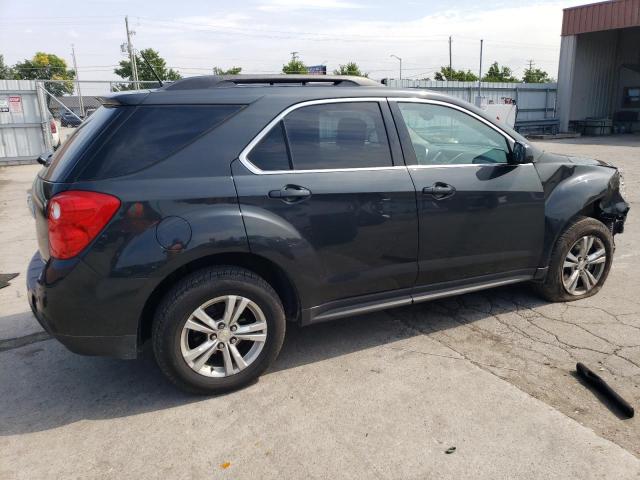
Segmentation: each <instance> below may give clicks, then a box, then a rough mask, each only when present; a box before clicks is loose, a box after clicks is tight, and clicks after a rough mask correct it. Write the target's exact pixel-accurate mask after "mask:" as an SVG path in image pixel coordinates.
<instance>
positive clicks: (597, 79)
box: [570, 30, 618, 120]
mask: <svg viewBox="0 0 640 480" xmlns="http://www.w3.org/2000/svg"><path fill="white" fill-rule="evenodd" d="M617 37H618V33H617V32H616V31H614V30H610V31H607V32H596V33H585V34H583V35H579V36H578V37H577V44H576V53H575V63H574V70H573V93H572V95H571V114H570V120H582V119H584V118H587V117H609V116H610V115H611V113H612V101H613V92H614V90H615V84H616V75H617V68H616V45H617Z"/></svg>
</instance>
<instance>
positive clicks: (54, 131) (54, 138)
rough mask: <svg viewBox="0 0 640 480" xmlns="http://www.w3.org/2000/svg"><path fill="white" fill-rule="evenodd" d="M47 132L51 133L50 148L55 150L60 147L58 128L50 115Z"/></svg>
mask: <svg viewBox="0 0 640 480" xmlns="http://www.w3.org/2000/svg"><path fill="white" fill-rule="evenodd" d="M49 131H50V132H51V146H52V147H53V149H54V150H56V149H57V148H58V147H59V146H60V127H59V126H58V124H57V123H56V121H55V119H54V118H53V116H52V115H49Z"/></svg>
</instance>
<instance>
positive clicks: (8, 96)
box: [0, 80, 47, 165]
mask: <svg viewBox="0 0 640 480" xmlns="http://www.w3.org/2000/svg"><path fill="white" fill-rule="evenodd" d="M40 102H41V98H40V97H39V96H38V91H37V86H36V82H35V81H33V80H0V165H2V164H9V165H13V164H18V163H25V162H31V161H33V160H34V159H35V158H37V157H38V155H40V154H41V153H42V152H43V151H44V150H46V148H47V145H46V143H45V122H46V117H43V112H42V105H41V103H40Z"/></svg>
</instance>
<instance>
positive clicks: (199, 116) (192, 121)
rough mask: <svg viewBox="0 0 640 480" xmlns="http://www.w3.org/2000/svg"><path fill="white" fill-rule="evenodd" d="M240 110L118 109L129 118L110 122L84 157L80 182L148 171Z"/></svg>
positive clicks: (201, 107)
mask: <svg viewBox="0 0 640 480" xmlns="http://www.w3.org/2000/svg"><path fill="white" fill-rule="evenodd" d="M241 108H242V106H241V105H179V106H177V105H167V106H139V107H117V108H116V110H126V111H127V114H126V116H123V118H121V119H119V121H117V122H111V123H110V125H109V127H108V128H107V129H106V131H104V132H103V133H102V135H101V138H100V139H99V141H97V142H94V145H93V146H92V147H91V148H90V149H89V150H88V151H87V152H86V153H85V157H84V158H83V160H82V162H83V163H84V164H85V166H84V168H83V170H82V172H81V173H80V179H82V180H93V179H103V178H110V177H116V176H122V175H127V174H130V173H133V172H136V171H139V170H142V169H144V168H147V167H149V166H151V165H153V164H154V163H157V162H160V161H162V160H164V159H166V158H167V157H169V156H171V155H173V154H174V153H176V152H177V151H178V150H181V149H182V148H184V147H186V146H187V145H189V144H190V143H192V142H193V141H195V140H196V139H197V138H198V137H199V136H200V135H202V134H204V133H205V132H207V131H209V130H211V129H213V128H215V127H216V126H217V125H219V124H221V123H222V122H223V121H224V120H226V119H227V118H229V117H230V116H231V115H233V114H234V113H235V112H237V111H238V110H240V109H241ZM97 113H98V112H96V113H95V114H94V115H92V117H91V118H93V117H95V115H97ZM85 159H86V160H85Z"/></svg>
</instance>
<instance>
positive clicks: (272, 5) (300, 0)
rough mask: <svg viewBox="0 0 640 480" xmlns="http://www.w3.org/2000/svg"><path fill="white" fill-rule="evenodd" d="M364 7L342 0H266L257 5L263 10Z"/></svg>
mask: <svg viewBox="0 0 640 480" xmlns="http://www.w3.org/2000/svg"><path fill="white" fill-rule="evenodd" d="M351 8H365V6H364V5H361V4H358V3H353V2H346V1H343V0H267V1H265V2H264V3H262V4H261V5H259V6H258V10H262V11H265V12H273V11H293V10H336V9H351Z"/></svg>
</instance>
